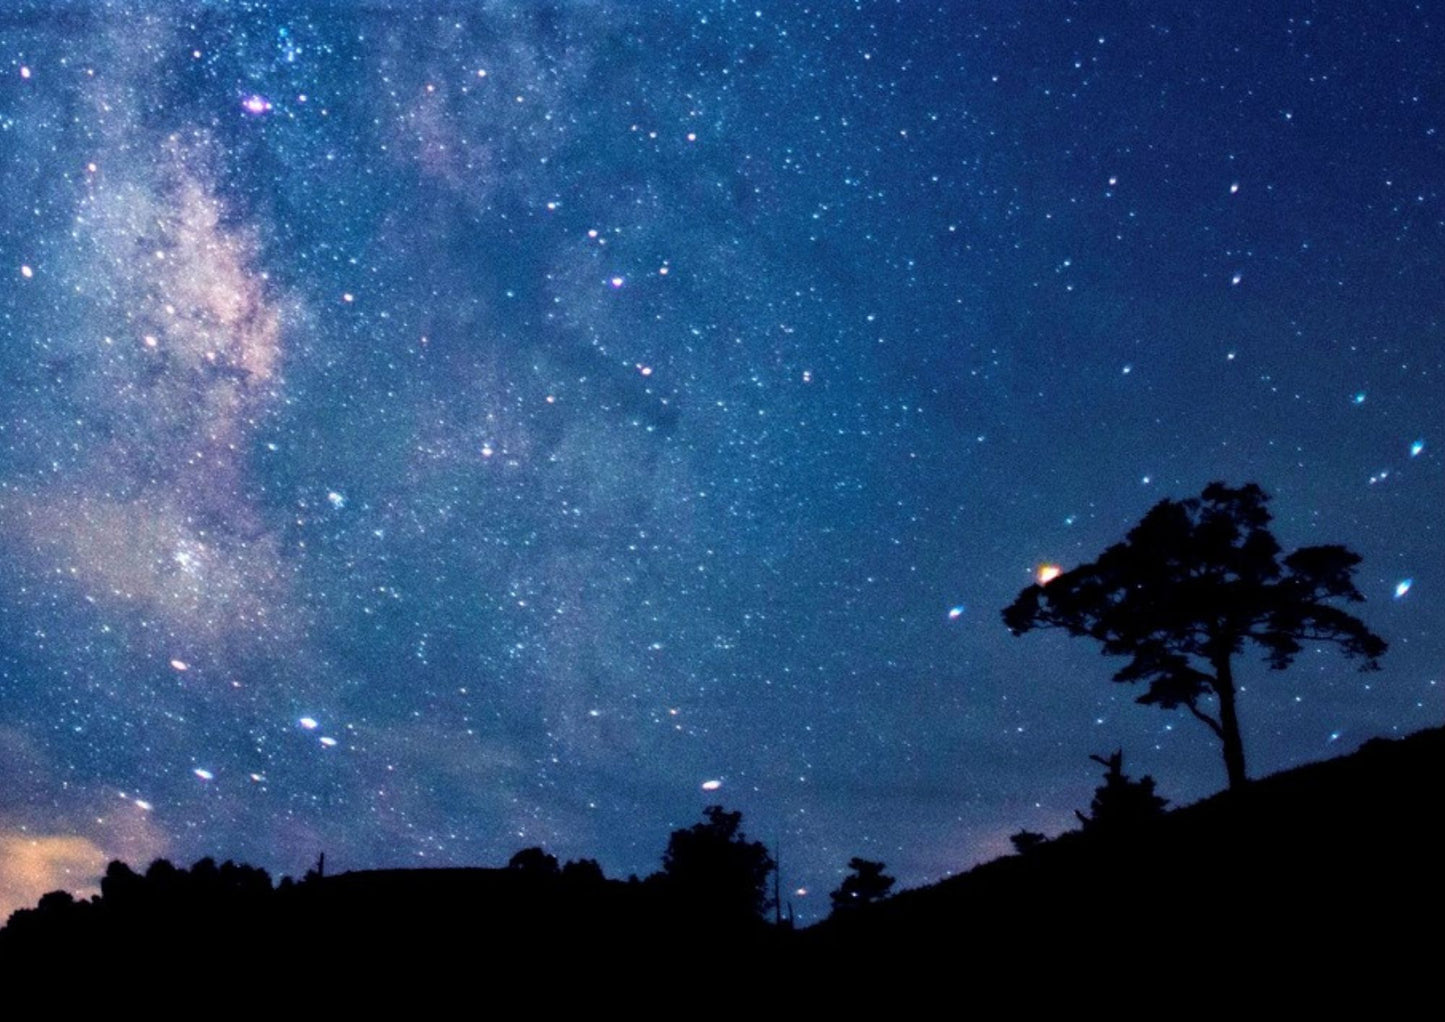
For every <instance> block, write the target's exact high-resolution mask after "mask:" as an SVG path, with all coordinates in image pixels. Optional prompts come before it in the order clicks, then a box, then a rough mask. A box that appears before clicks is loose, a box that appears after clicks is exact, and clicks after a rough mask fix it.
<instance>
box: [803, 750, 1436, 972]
mask: <svg viewBox="0 0 1445 1022" xmlns="http://www.w3.org/2000/svg"><path fill="white" fill-rule="evenodd" d="M1442 924H1445V728H1437V729H1432V730H1428V731H1423V732H1420V733H1418V734H1415V735H1412V736H1410V737H1408V738H1404V739H1399V740H1393V741H1391V740H1385V739H1373V740H1371V741H1369V742H1366V743H1365V744H1364V745H1363V746H1362V747H1361V748H1360V749H1359V750H1358V751H1356V752H1354V753H1352V754H1350V755H1346V756H1341V757H1340V758H1338V759H1332V760H1327V761H1324V762H1319V763H1311V764H1309V765H1306V766H1302V767H1298V768H1296V769H1292V770H1287V771H1284V772H1282V773H1279V774H1275V775H1273V776H1270V777H1266V778H1263V779H1261V780H1258V781H1255V782H1253V783H1251V784H1250V785H1249V786H1248V788H1246V789H1245V790H1243V791H1240V792H1236V793H1230V792H1222V793H1220V794H1218V795H1215V796H1212V797H1210V798H1207V799H1204V800H1203V801H1201V802H1198V803H1195V804H1194V805H1190V806H1187V807H1184V808H1181V809H1177V810H1175V811H1173V812H1170V813H1166V814H1164V815H1163V816H1162V817H1160V818H1159V819H1158V820H1156V821H1154V822H1152V823H1150V824H1148V825H1146V826H1143V827H1140V828H1138V829H1136V830H1134V831H1131V832H1130V833H1127V834H1114V835H1110V834H1106V833H1083V832H1078V831H1075V832H1070V833H1067V834H1064V835H1061V836H1060V837H1058V838H1056V839H1054V840H1053V841H1050V842H1047V843H1045V844H1043V845H1041V846H1039V847H1037V848H1035V849H1033V850H1031V851H1029V852H1027V853H1025V854H1022V855H1014V856H1007V857H1004V858H1001V859H995V860H993V861H991V862H987V863H984V864H982V865H980V866H977V867H975V868H974V869H972V870H970V871H969V872H967V873H965V874H962V875H960V876H957V877H952V878H949V879H947V880H943V881H941V882H939V883H937V884H934V885H932V886H929V887H924V888H917V889H914V890H909V891H904V892H902V893H900V894H899V895H897V896H896V897H894V898H892V899H890V900H889V901H887V902H884V903H881V904H878V905H876V906H870V907H869V908H868V910H867V911H863V912H859V913H858V914H857V917H856V918H853V919H846V920H830V921H828V922H825V923H823V924H820V925H818V926H816V927H813V928H812V929H811V930H809V931H806V932H805V933H804V935H803V937H804V939H805V941H807V942H808V943H810V944H811V945H812V947H811V948H810V951H809V953H810V954H813V955H834V954H844V955H847V956H866V955H869V954H889V955H894V956H897V955H905V956H906V955H920V956H924V957H929V956H933V955H935V954H947V953H950V952H953V953H962V954H965V955H967V956H968V957H969V958H971V959H973V960H975V961H979V962H992V963H994V964H995V965H996V966H997V967H1000V968H1005V969H1012V968H1013V967H1015V966H1017V965H1018V964H1019V961H1020V959H1028V960H1032V961H1035V962H1038V963H1044V962H1050V961H1072V962H1075V963H1076V964H1078V965H1079V966H1081V967H1083V966H1085V965H1086V964H1087V965H1088V966H1089V967H1098V966H1101V965H1102V964H1104V962H1105V961H1106V960H1108V959H1110V958H1113V957H1116V956H1122V957H1120V961H1121V962H1122V961H1124V960H1127V961H1128V962H1129V963H1130V968H1131V969H1137V970H1143V969H1148V968H1157V969H1162V970H1177V969H1179V968H1190V969H1192V968H1194V967H1196V966H1197V965H1198V964H1199V963H1200V962H1207V961H1210V960H1215V961H1220V960H1221V956H1224V957H1225V958H1227V959H1229V960H1234V959H1250V960H1253V961H1255V962H1256V963H1258V962H1260V961H1279V960H1282V959H1283V958H1288V959H1290V960H1311V961H1313V962H1314V965H1315V967H1316V968H1318V967H1320V966H1321V965H1322V964H1323V963H1328V962H1340V961H1343V960H1349V961H1350V962H1351V964H1352V965H1353V966H1366V965H1368V966H1370V967H1372V968H1376V969H1382V968H1392V967H1395V966H1403V965H1404V964H1406V963H1409V962H1414V961H1419V960H1423V959H1424V958H1425V957H1426V956H1428V957H1431V958H1433V959H1435V960H1436V961H1437V962H1438V961H1439V960H1442V959H1441V957H1440V956H1441V955H1445V938H1442ZM1261 955H1263V956H1264V957H1263V958H1262V959H1261V958H1260V957H1259V956H1261Z"/></svg>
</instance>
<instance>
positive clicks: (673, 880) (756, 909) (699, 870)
mask: <svg viewBox="0 0 1445 1022" xmlns="http://www.w3.org/2000/svg"><path fill="white" fill-rule="evenodd" d="M703 817H704V819H703V822H701V823H696V824H693V825H692V826H691V827H688V828H687V829H686V830H675V831H673V832H672V837H671V838H669V839H668V842H667V851H666V852H664V853H663V856H662V873H661V874H660V876H659V879H660V881H661V883H662V885H663V887H664V889H665V890H667V891H668V892H669V893H671V894H672V895H673V896H674V897H675V898H676V899H677V900H678V901H679V902H680V903H682V904H685V905H687V906H689V907H690V909H691V910H692V911H694V912H696V913H697V914H698V916H699V918H710V919H713V920H715V921H718V922H723V923H729V922H731V923H737V922H744V921H749V920H757V919H760V918H761V917H762V915H763V913H764V912H766V911H767V910H768V908H770V907H771V906H772V899H771V898H770V897H769V896H768V877H769V876H770V875H771V874H772V872H773V870H774V869H775V868H776V866H775V863H774V862H773V857H772V856H771V855H769V854H768V849H767V846H765V845H764V844H763V843H762V842H760V841H749V840H748V838H747V835H746V834H744V833H743V831H742V821H743V814H742V813H740V812H728V811H727V810H726V809H724V808H723V807H722V806H708V807H707V808H706V809H704V810H703Z"/></svg>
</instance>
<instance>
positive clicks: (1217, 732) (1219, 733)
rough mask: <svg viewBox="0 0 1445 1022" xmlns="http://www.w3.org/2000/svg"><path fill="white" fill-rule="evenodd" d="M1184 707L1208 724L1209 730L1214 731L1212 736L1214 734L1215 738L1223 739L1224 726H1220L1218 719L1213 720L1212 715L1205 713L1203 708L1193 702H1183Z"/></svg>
mask: <svg viewBox="0 0 1445 1022" xmlns="http://www.w3.org/2000/svg"><path fill="white" fill-rule="evenodd" d="M1184 707H1185V709H1187V710H1188V711H1189V712H1190V713H1192V714H1194V716H1195V717H1197V718H1199V719H1200V720H1202V721H1204V723H1205V725H1207V726H1208V728H1209V730H1211V731H1213V732H1214V736H1215V737H1216V738H1218V739H1219V740H1220V741H1223V740H1224V728H1223V727H1221V726H1220V724H1219V721H1217V720H1215V719H1214V718H1213V717H1211V716H1210V715H1209V714H1207V713H1205V712H1204V711H1203V710H1201V709H1200V708H1199V707H1197V706H1195V705H1194V704H1193V703H1185V704H1184Z"/></svg>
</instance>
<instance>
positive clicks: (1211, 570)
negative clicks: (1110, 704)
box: [1003, 482, 1386, 787]
mask: <svg viewBox="0 0 1445 1022" xmlns="http://www.w3.org/2000/svg"><path fill="white" fill-rule="evenodd" d="M1268 501H1269V497H1268V496H1267V495H1266V494H1265V492H1264V491H1263V490H1262V489H1261V488H1260V487H1259V486H1258V485H1256V484H1254V483H1248V484H1246V485H1244V486H1241V487H1238V488H1234V487H1230V486H1227V485H1225V484H1224V483H1219V482H1216V483H1211V484H1209V485H1208V486H1206V487H1205V488H1204V491H1203V492H1202V493H1201V494H1200V495H1199V496H1198V497H1191V498H1188V499H1186V500H1163V501H1160V502H1159V503H1158V504H1156V505H1155V506H1154V507H1153V508H1152V509H1150V511H1149V512H1148V513H1147V514H1146V515H1145V516H1144V518H1143V520H1142V521H1140V523H1139V524H1138V525H1137V526H1135V527H1134V528H1133V529H1132V530H1131V531H1130V532H1129V534H1128V535H1127V536H1126V537H1125V539H1124V541H1123V542H1122V543H1117V544H1115V545H1114V546H1111V547H1109V548H1108V549H1107V550H1105V551H1104V553H1103V554H1102V555H1100V557H1099V559H1098V560H1096V561H1094V562H1092V563H1089V564H1084V565H1080V566H1079V567H1077V568H1074V569H1073V570H1071V571H1066V572H1063V573H1062V574H1060V575H1058V576H1057V577H1055V578H1053V579H1051V580H1050V581H1048V582H1047V583H1042V584H1035V585H1031V586H1029V587H1028V588H1026V589H1024V590H1023V591H1022V592H1021V593H1019V595H1018V598H1017V599H1016V600H1015V601H1014V602H1013V603H1012V604H1011V605H1010V606H1008V607H1007V608H1005V609H1004V611H1003V619H1004V623H1005V624H1006V625H1007V626H1008V628H1009V630H1010V631H1011V632H1013V633H1014V634H1015V635H1022V634H1023V633H1025V632H1027V631H1030V630H1032V629H1034V628H1062V629H1064V630H1065V631H1067V632H1068V633H1069V634H1070V635H1083V636H1088V637H1089V638H1092V639H1094V640H1096V641H1098V642H1099V643H1100V644H1101V645H1102V647H1103V653H1104V654H1105V655H1107V656H1123V657H1128V658H1129V662H1128V663H1126V664H1125V665H1124V666H1123V667H1122V668H1120V669H1119V671H1118V672H1117V673H1115V675H1114V680H1115V681H1120V682H1141V681H1142V682H1145V683H1147V685H1148V688H1147V690H1146V691H1145V692H1144V694H1143V695H1142V696H1140V697H1139V702H1141V703H1149V704H1154V705H1157V706H1162V707H1165V708H1173V707H1183V708H1184V709H1186V710H1188V711H1189V712H1190V713H1191V714H1193V715H1194V716H1195V717H1196V718H1197V719H1199V720H1200V721H1201V722H1203V723H1204V724H1205V725H1206V726H1207V727H1208V728H1209V729H1210V730H1211V731H1212V732H1213V733H1214V734H1215V736H1216V737H1218V738H1219V740H1220V742H1221V745H1222V747H1223V753H1224V762H1225V768H1226V772H1227V773H1228V776H1229V784H1230V786H1231V787H1239V786H1240V785H1242V784H1244V782H1245V780H1246V773H1245V760H1244V745H1243V740H1242V739H1241V737H1240V728H1239V717H1238V711H1237V709H1236V705H1235V696H1236V687H1235V683H1234V674H1233V659H1234V657H1235V656H1236V655H1237V654H1239V653H1240V652H1241V651H1243V649H1244V647H1245V645H1246V644H1247V643H1248V644H1253V645H1254V646H1257V647H1259V648H1260V650H1261V651H1262V654H1263V658H1264V660H1265V662H1266V663H1267V664H1268V665H1269V666H1270V667H1271V668H1273V669H1275V670H1283V669H1285V668H1287V667H1288V666H1289V665H1290V664H1291V663H1293V662H1294V659H1295V657H1296V656H1297V655H1298V654H1299V653H1300V651H1301V649H1302V648H1303V646H1302V643H1306V642H1308V643H1330V644H1334V645H1337V646H1339V648H1340V650H1341V651H1342V652H1343V653H1344V655H1345V656H1346V657H1350V658H1356V659H1360V660H1362V661H1363V668H1364V669H1376V668H1377V667H1378V666H1379V664H1378V659H1379V657H1380V656H1381V655H1383V654H1384V652H1385V650H1386V643H1385V641H1384V640H1383V639H1381V638H1380V637H1379V636H1378V635H1376V634H1374V633H1373V632H1372V631H1370V629H1369V628H1367V627H1366V626H1365V624H1364V623H1363V622H1361V621H1360V620H1359V619H1358V618H1356V617H1354V616H1353V615H1351V614H1349V613H1347V612H1346V611H1344V610H1341V609H1340V608H1339V607H1336V606H1333V605H1331V603H1330V602H1329V601H1332V600H1342V601H1345V602H1350V603H1358V602H1361V601H1362V600H1363V599H1364V597H1363V596H1361V595H1360V592H1359V590H1358V589H1357V588H1355V584H1354V572H1355V568H1356V566H1357V565H1358V564H1359V563H1360V556H1359V555H1358V554H1356V553H1355V552H1353V551H1351V550H1349V549H1347V548H1345V547H1343V546H1337V545H1330V546H1310V547H1301V548H1300V549H1298V550H1296V551H1295V552H1294V553H1292V554H1289V555H1287V556H1284V557H1281V556H1280V554H1281V548H1280V545H1279V543H1278V541H1277V540H1276V539H1275V538H1274V535H1273V534H1272V533H1271V532H1270V530H1269V523H1270V520H1271V517H1270V513H1269V510H1268V508H1267V507H1266V506H1265V505H1266V504H1267V503H1268ZM1211 709H1212V710H1213V711H1214V712H1210V711H1211Z"/></svg>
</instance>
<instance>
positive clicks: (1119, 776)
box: [1074, 749, 1169, 833]
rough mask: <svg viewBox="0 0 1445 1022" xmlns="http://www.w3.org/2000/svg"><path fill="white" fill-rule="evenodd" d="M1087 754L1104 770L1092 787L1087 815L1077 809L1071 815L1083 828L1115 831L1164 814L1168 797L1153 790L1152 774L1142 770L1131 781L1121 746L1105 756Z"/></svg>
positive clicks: (1135, 825) (1127, 828)
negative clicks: (1101, 781)
mask: <svg viewBox="0 0 1445 1022" xmlns="http://www.w3.org/2000/svg"><path fill="white" fill-rule="evenodd" d="M1089 758H1090V759H1092V760H1093V761H1094V762H1095V763H1098V764H1099V765H1100V766H1102V767H1104V768H1105V770H1104V783H1103V784H1101V785H1099V787H1097V788H1095V789H1094V800H1093V801H1092V802H1090V803H1089V814H1090V815H1088V816H1085V815H1084V814H1083V813H1081V812H1080V811H1079V810H1077V809H1075V810H1074V815H1075V816H1077V817H1078V818H1079V822H1080V823H1081V824H1083V825H1084V830H1086V831H1101V830H1107V831H1110V832H1114V833H1117V832H1119V831H1122V830H1130V829H1132V828H1134V827H1137V826H1139V824H1141V823H1147V822H1148V821H1149V820H1153V819H1156V818H1158V817H1159V816H1162V815H1163V814H1164V807H1165V806H1167V805H1168V804H1169V800H1168V799H1167V798H1160V797H1159V796H1158V795H1156V794H1154V778H1152V777H1150V776H1149V775H1148V774H1145V775H1144V776H1143V777H1141V778H1139V779H1138V780H1137V781H1132V780H1130V779H1129V775H1128V774H1126V773H1124V750H1123V749H1115V750H1114V752H1113V754H1112V755H1110V756H1109V758H1108V759H1105V758H1104V757H1103V756H1090V757H1089Z"/></svg>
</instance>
